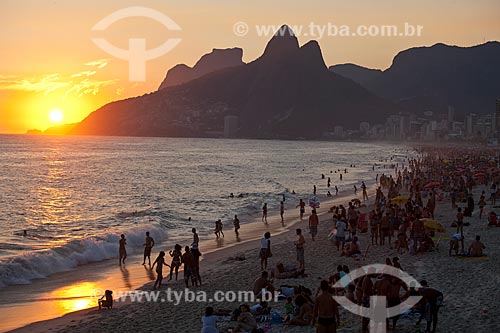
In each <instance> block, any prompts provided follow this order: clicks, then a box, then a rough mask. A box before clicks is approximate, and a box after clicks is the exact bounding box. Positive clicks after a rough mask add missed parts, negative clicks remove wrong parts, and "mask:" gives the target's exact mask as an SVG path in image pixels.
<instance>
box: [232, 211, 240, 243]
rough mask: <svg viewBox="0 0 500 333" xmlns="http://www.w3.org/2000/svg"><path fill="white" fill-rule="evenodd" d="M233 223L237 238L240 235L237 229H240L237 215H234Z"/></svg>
mask: <svg viewBox="0 0 500 333" xmlns="http://www.w3.org/2000/svg"><path fill="white" fill-rule="evenodd" d="M233 225H234V232H235V233H236V238H238V237H240V233H239V231H238V230H240V219H238V215H234V220H233Z"/></svg>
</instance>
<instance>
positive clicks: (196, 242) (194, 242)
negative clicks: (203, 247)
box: [191, 228, 200, 245]
mask: <svg viewBox="0 0 500 333" xmlns="http://www.w3.org/2000/svg"><path fill="white" fill-rule="evenodd" d="M191 232H192V233H193V243H192V244H191V245H195V244H196V245H199V243H200V237H198V234H197V233H196V229H195V228H193V229H191Z"/></svg>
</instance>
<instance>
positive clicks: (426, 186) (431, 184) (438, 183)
mask: <svg viewBox="0 0 500 333" xmlns="http://www.w3.org/2000/svg"><path fill="white" fill-rule="evenodd" d="M439 186H441V183H440V182H430V183H427V184H425V185H424V188H425V189H430V188H435V187H439Z"/></svg>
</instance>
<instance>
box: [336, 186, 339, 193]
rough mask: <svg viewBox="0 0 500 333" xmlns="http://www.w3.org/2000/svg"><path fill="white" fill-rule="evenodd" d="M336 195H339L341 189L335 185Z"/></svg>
mask: <svg viewBox="0 0 500 333" xmlns="http://www.w3.org/2000/svg"><path fill="white" fill-rule="evenodd" d="M335 195H339V188H338V187H337V185H335Z"/></svg>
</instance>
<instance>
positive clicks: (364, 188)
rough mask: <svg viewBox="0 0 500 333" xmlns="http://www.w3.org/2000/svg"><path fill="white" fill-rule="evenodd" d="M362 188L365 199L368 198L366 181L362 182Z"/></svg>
mask: <svg viewBox="0 0 500 333" xmlns="http://www.w3.org/2000/svg"><path fill="white" fill-rule="evenodd" d="M361 189H362V190H363V200H365V201H366V200H368V193H366V184H365V182H364V181H362V182H361Z"/></svg>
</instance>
